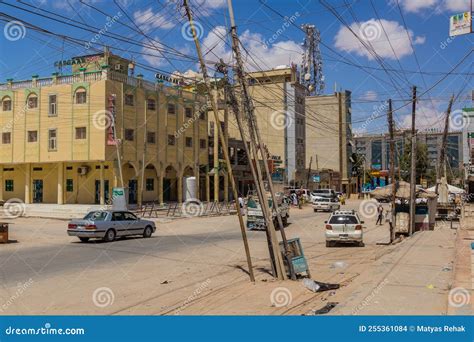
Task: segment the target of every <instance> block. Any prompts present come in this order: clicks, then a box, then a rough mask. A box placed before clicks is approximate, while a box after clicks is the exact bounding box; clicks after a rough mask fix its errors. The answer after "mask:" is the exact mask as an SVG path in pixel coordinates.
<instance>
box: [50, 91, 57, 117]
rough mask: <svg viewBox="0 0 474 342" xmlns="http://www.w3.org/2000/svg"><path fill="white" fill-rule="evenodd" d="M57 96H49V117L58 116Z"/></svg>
mask: <svg viewBox="0 0 474 342" xmlns="http://www.w3.org/2000/svg"><path fill="white" fill-rule="evenodd" d="M56 100H57V98H56V95H49V115H56V114H57V108H56V107H57V103H56Z"/></svg>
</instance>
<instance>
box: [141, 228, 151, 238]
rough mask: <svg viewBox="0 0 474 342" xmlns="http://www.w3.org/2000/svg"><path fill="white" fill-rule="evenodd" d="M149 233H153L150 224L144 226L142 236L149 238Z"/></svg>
mask: <svg viewBox="0 0 474 342" xmlns="http://www.w3.org/2000/svg"><path fill="white" fill-rule="evenodd" d="M151 234H153V228H151V226H146V227H145V229H144V230H143V237H144V238H149V237H151Z"/></svg>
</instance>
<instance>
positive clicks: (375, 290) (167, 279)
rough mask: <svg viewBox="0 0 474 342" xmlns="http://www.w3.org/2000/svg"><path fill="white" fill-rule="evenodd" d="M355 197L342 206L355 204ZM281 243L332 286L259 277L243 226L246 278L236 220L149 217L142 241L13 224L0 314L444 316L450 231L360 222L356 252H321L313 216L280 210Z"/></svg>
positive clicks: (254, 241) (260, 247) (1, 271)
mask: <svg viewBox="0 0 474 342" xmlns="http://www.w3.org/2000/svg"><path fill="white" fill-rule="evenodd" d="M360 204H361V201H358V200H357V201H356V200H352V201H349V202H348V203H347V204H346V206H345V208H350V209H358V208H359V206H360ZM290 215H291V217H290V220H289V221H290V225H289V226H288V227H287V228H286V233H287V237H288V238H292V237H300V239H301V241H302V244H303V248H304V252H305V255H306V258H307V261H308V264H309V267H310V270H311V273H312V278H313V279H315V280H318V281H321V282H330V283H335V284H340V286H341V287H340V288H339V289H337V290H333V291H326V292H320V293H313V292H311V291H309V290H308V289H306V288H305V287H304V286H303V284H302V280H299V281H291V280H287V281H276V280H274V279H273V277H272V276H271V275H270V274H269V269H270V264H269V260H268V248H267V246H266V239H265V233H264V232H261V231H251V232H248V238H249V243H250V251H251V255H252V262H253V267H254V272H255V275H256V282H255V283H251V282H250V281H249V277H248V274H247V271H246V269H247V263H246V260H245V255H244V249H243V244H242V239H241V235H240V229H239V226H238V220H237V217H236V216H224V217H207V218H190V219H180V220H174V221H160V222H159V223H157V232H156V233H155V234H154V236H153V238H151V239H141V238H127V239H122V240H117V241H115V242H113V243H101V242H97V243H94V242H89V243H80V242H78V240H77V239H75V238H72V237H68V236H67V234H66V225H67V222H66V221H62V220H51V219H49V220H48V219H32V218H29V219H25V218H20V219H16V220H14V224H13V225H12V226H11V239H15V240H17V241H18V242H17V243H12V244H8V245H0V277H1V280H2V288H1V289H0V313H1V314H23V315H25V314H40V315H41V314H48V315H56V314H79V315H83V314H86V315H87V314H99V315H102V314H106V315H107V314H120V315H127V314H138V315H166V314H168V315H224V314H225V315H288V314H289V315H301V314H313V313H314V310H317V309H320V308H323V307H324V306H325V305H326V304H328V303H330V302H331V303H332V302H335V303H337V305H335V307H334V309H333V310H332V311H330V312H329V314H344V315H345V314H361V315H362V314H378V315H384V314H387V315H389V314H390V315H393V314H419V315H421V314H433V315H438V314H446V313H447V311H448V307H449V303H448V293H449V291H450V289H451V287H452V283H453V261H454V257H455V253H454V243H455V238H456V230H455V229H450V227H449V226H446V225H440V226H439V227H437V228H436V229H435V230H434V231H427V232H419V233H416V234H415V235H414V236H413V237H411V238H408V239H405V240H404V241H402V242H401V243H398V244H396V245H392V246H388V245H386V243H387V242H388V239H389V231H388V224H384V225H382V226H375V218H370V217H369V218H365V226H366V227H365V228H364V241H365V247H355V246H349V245H347V246H338V247H333V248H327V247H326V245H325V240H324V220H326V219H327V218H328V216H329V214H328V213H314V212H313V210H312V209H311V208H310V207H309V206H307V207H305V208H304V209H301V210H299V209H295V208H293V209H291V212H290Z"/></svg>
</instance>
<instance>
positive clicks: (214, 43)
mask: <svg viewBox="0 0 474 342" xmlns="http://www.w3.org/2000/svg"><path fill="white" fill-rule="evenodd" d="M226 34H227V29H226V28H225V27H224V26H217V27H215V28H214V29H213V30H212V31H211V32H209V33H208V35H207V36H206V37H205V38H204V39H203V41H202V43H203V49H204V51H205V52H206V59H208V60H211V61H217V59H218V58H217V57H219V58H223V59H224V61H226V62H230V60H231V57H232V52H231V50H230V46H229V45H228V44H226V43H225V42H224V41H223V40H222V37H226ZM240 41H241V42H242V44H243V45H244V47H245V48H246V50H248V51H249V53H250V56H249V55H248V54H247V53H246V51H244V50H242V56H243V59H244V61H245V67H246V69H247V70H249V71H254V70H259V69H270V68H274V67H276V66H279V65H284V64H285V65H289V64H290V63H296V64H299V63H301V52H302V49H301V45H300V44H299V43H297V42H295V41H292V40H286V41H279V42H278V43H274V44H273V45H269V44H267V43H266V42H265V40H264V37H263V36H262V35H261V34H259V33H252V32H250V31H249V30H245V31H244V32H243V33H242V34H241V35H240ZM229 44H230V43H229ZM209 50H212V52H209Z"/></svg>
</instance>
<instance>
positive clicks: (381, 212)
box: [375, 204, 383, 225]
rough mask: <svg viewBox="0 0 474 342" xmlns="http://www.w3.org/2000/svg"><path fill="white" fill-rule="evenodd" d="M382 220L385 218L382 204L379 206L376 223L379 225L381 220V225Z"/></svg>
mask: <svg viewBox="0 0 474 342" xmlns="http://www.w3.org/2000/svg"><path fill="white" fill-rule="evenodd" d="M382 220H383V207H382V205H381V204H379V206H378V207H377V222H375V225H378V224H379V222H380V225H382Z"/></svg>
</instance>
